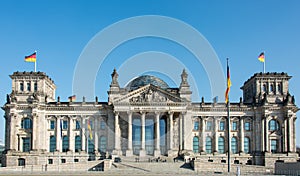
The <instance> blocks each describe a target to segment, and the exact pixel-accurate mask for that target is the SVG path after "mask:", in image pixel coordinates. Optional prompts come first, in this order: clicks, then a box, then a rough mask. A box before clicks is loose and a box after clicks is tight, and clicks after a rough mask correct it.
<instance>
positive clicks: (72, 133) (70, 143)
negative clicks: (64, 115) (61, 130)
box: [68, 117, 75, 152]
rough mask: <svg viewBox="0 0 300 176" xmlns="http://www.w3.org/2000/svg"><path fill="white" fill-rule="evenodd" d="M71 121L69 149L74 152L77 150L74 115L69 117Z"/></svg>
mask: <svg viewBox="0 0 300 176" xmlns="http://www.w3.org/2000/svg"><path fill="white" fill-rule="evenodd" d="M69 119H70V120H69V122H70V126H69V129H68V130H69V131H68V132H69V150H70V151H72V152H75V136H74V131H73V129H74V120H73V119H72V117H69Z"/></svg>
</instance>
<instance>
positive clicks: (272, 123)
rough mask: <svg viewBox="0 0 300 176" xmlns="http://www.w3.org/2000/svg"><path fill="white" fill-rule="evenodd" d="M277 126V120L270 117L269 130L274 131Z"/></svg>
mask: <svg viewBox="0 0 300 176" xmlns="http://www.w3.org/2000/svg"><path fill="white" fill-rule="evenodd" d="M278 128H279V124H278V122H277V120H275V119H272V120H270V121H269V131H276V130H278Z"/></svg>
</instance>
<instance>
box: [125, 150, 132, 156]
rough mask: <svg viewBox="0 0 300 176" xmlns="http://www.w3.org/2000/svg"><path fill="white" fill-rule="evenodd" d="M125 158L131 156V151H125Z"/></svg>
mask: <svg viewBox="0 0 300 176" xmlns="http://www.w3.org/2000/svg"><path fill="white" fill-rule="evenodd" d="M125 155H126V156H133V152H132V150H126V154H125Z"/></svg>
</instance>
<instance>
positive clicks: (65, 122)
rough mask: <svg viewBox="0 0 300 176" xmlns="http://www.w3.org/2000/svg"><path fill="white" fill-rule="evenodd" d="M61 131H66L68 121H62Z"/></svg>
mask: <svg viewBox="0 0 300 176" xmlns="http://www.w3.org/2000/svg"><path fill="white" fill-rule="evenodd" d="M63 129H64V130H66V129H68V121H67V120H64V121H63Z"/></svg>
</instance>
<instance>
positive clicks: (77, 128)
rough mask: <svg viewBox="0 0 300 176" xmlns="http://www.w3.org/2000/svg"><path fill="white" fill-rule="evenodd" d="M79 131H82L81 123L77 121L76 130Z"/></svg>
mask: <svg viewBox="0 0 300 176" xmlns="http://www.w3.org/2000/svg"><path fill="white" fill-rule="evenodd" d="M79 129H80V121H79V120H76V130H79Z"/></svg>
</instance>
